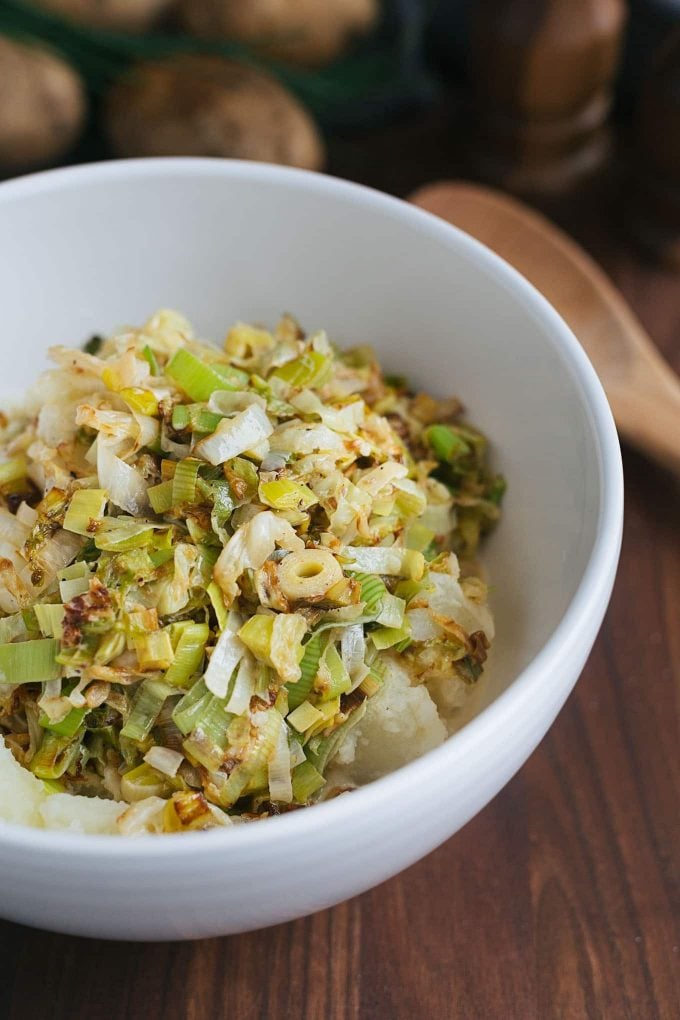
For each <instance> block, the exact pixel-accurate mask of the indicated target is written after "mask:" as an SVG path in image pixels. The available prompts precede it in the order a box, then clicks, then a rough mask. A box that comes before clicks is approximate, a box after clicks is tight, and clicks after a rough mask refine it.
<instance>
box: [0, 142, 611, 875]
mask: <svg viewBox="0 0 680 1020" xmlns="http://www.w3.org/2000/svg"><path fill="white" fill-rule="evenodd" d="M157 176H160V177H164V178H182V177H188V178H193V179H196V178H215V177H217V178H223V179H230V180H241V181H244V182H248V181H250V182H253V181H255V182H258V183H259V182H265V183H267V182H268V183H274V184H284V185H285V186H287V187H292V188H302V189H304V190H309V189H311V190H313V191H315V192H316V193H317V194H319V195H321V196H322V197H330V198H331V199H333V198H341V199H345V200H349V201H350V202H352V203H354V204H358V205H360V206H362V207H364V208H366V209H367V210H370V209H374V210H376V211H378V212H382V213H383V214H386V215H388V216H390V217H391V218H392V219H396V220H399V221H401V222H402V223H403V224H404V225H405V226H407V227H411V228H413V229H415V230H417V231H419V232H421V233H423V232H424V233H425V234H427V235H429V236H430V237H431V238H432V239H434V240H438V241H440V242H443V243H444V244H445V245H448V246H449V247H457V248H458V249H459V250H462V251H463V253H464V254H465V255H466V256H467V258H468V259H470V260H472V261H474V262H476V263H477V264H478V265H479V266H480V268H481V269H482V270H484V271H486V273H487V275H492V276H494V277H495V279H496V281H497V282H498V283H499V284H501V285H502V286H504V287H505V289H507V290H510V291H512V293H513V295H514V296H515V298H516V300H517V301H518V303H519V304H521V305H522V306H523V308H524V310H525V311H526V313H527V314H528V315H531V316H532V317H534V318H537V319H539V320H540V321H541V322H542V323H543V325H544V327H545V329H546V333H547V335H548V336H549V338H550V341H551V342H552V343H553V345H554V348H555V350H556V352H557V353H558V355H559V356H560V357H561V359H562V362H563V364H564V366H565V369H567V370H568V371H570V372H571V374H572V376H573V377H574V379H575V381H576V383H577V385H578V388H579V390H580V394H581V397H582V399H583V401H584V404H585V406H586V408H587V410H588V412H589V417H590V424H591V428H592V432H593V439H594V441H595V443H596V447H597V449H596V453H597V459H598V464H599V503H600V506H599V517H598V523H597V529H596V534H595V538H594V541H593V544H592V548H591V552H590V556H589V559H588V563H587V565H586V568H585V570H584V572H583V575H582V577H581V580H580V582H579V585H578V587H577V590H576V592H575V593H574V596H573V598H572V600H571V602H570V603H569V605H568V607H567V609H566V611H565V612H564V614H563V616H562V618H561V620H560V621H559V623H558V624H557V626H556V627H555V629H554V630H553V632H552V633H551V634H550V636H549V637H548V639H547V640H546V641H545V643H544V644H543V646H542V647H541V648H540V650H539V651H538V652H537V654H536V655H535V656H534V657H533V659H532V660H531V661H530V662H529V663H528V665H527V666H526V667H525V668H524V669H523V670H522V671H521V672H520V673H518V674H517V676H516V677H515V678H514V680H513V681H512V682H511V683H510V685H509V686H508V687H507V688H506V689H505V690H504V691H503V692H502V693H501V694H499V695H498V696H497V697H496V698H494V700H493V701H492V702H491V703H490V704H489V705H487V706H486V707H485V708H483V709H482V710H481V711H480V712H479V714H478V715H476V716H475V717H474V718H473V719H471V720H470V721H469V722H468V723H466V725H465V726H464V727H463V728H462V729H461V730H459V731H458V732H457V733H455V734H453V735H452V736H450V737H448V738H447V739H446V740H445V741H444V743H443V744H441V745H440V746H439V747H436V748H434V749H433V750H431V751H429V752H427V753H426V754H424V755H422V756H421V757H419V758H416V759H415V760H414V761H412V762H410V763H408V764H407V765H403V766H401V767H400V768H398V769H396V770H395V771H393V772H390V773H389V774H388V775H386V776H383V777H382V778H380V779H377V780H375V781H374V782H372V783H368V784H367V785H366V786H363V787H360V788H359V789H357V790H355V791H353V793H352V795H351V797H337V798H335V799H333V800H331V801H327V802H325V803H322V804H317V805H315V806H314V807H313V809H312V810H310V811H295V812H291V813H290V814H287V815H281V816H279V817H276V818H270V819H268V820H267V824H266V825H265V826H264V827H263V826H261V825H236V826H233V827H232V826H230V827H228V828H224V829H214V830H210V831H207V832H196V833H183V834H166V835H164V836H163V837H162V838H158V837H157V836H155V835H151V834H149V835H140V836H136V837H135V838H134V839H126V838H125V837H121V836H119V835H100V834H88V833H76V832H69V831H60V830H53V829H38V828H33V827H31V826H27V825H23V824H21V823H16V822H9V821H4V820H1V819H0V848H2V847H8V848H9V847H12V848H14V849H15V850H24V851H38V852H45V851H46V850H47V849H50V850H57V851H59V850H61V851H63V852H64V853H65V854H68V855H69V858H70V859H71V860H73V861H74V862H76V861H78V860H80V861H82V860H84V859H85V858H90V857H97V856H102V857H104V856H108V857H113V858H116V859H122V860H125V859H145V860H146V859H149V860H151V859H154V860H156V861H159V862H160V860H161V859H166V858H167V859H175V858H176V857H177V856H178V855H190V856H191V857H192V858H193V859H194V860H196V859H197V857H198V858H201V857H202V856H203V855H205V854H208V855H209V856H212V855H213V853H219V852H223V851H226V850H228V849H231V850H232V851H233V852H234V853H238V852H241V853H243V852H244V851H245V852H247V851H249V850H254V849H255V848H257V847H260V846H261V845H262V844H263V843H264V844H266V843H267V842H270V843H271V844H272V846H275V845H276V843H275V841H276V840H277V839H278V840H279V841H281V840H282V839H284V838H286V837H287V838H289V839H290V838H297V839H305V840H306V839H310V838H312V839H313V838H314V836H315V834H316V833H318V832H319V830H322V829H324V828H326V827H327V826H329V825H331V824H333V825H343V824H344V823H345V822H349V821H350V820H351V819H352V817H353V816H358V815H363V816H367V817H368V816H371V815H372V814H379V813H380V807H381V805H384V803H385V802H386V801H389V799H390V797H391V796H393V795H394V803H395V804H399V803H400V800H401V802H402V803H405V802H406V801H405V800H404V794H405V793H407V792H408V791H409V790H412V791H413V792H416V791H417V789H421V790H422V789H426V788H427V786H428V781H429V779H430V777H435V776H436V775H437V774H438V773H440V772H441V770H442V766H443V765H444V764H445V763H447V764H448V766H449V768H450V765H451V759H458V760H461V761H462V760H464V759H465V758H466V757H468V756H469V754H470V752H471V751H472V749H473V747H474V746H475V745H480V744H481V745H483V744H484V743H485V741H486V740H487V739H488V738H489V736H490V735H492V734H493V733H494V732H495V731H499V730H501V729H503V727H504V720H507V719H508V718H509V717H511V716H512V715H514V714H515V713H516V711H517V710H519V709H520V708H522V707H523V706H524V705H528V704H529V703H530V702H531V701H532V700H533V699H534V698H535V695H536V694H537V692H538V688H539V687H540V685H541V684H542V683H543V680H544V677H545V676H546V675H550V672H551V670H552V668H553V666H556V665H557V663H558V662H559V661H560V660H562V659H563V657H564V656H565V655H569V653H570V652H574V651H576V650H577V649H578V647H579V645H582V638H581V635H582V633H584V632H585V633H588V630H589V627H588V625H589V621H592V619H593V618H596V619H597V620H598V621H599V619H600V615H601V614H602V612H603V611H604V609H603V607H604V606H606V603H607V601H608V598H609V595H610V592H611V587H612V584H613V580H614V576H615V573H616V567H617V564H618V557H619V550H620V546H621V536H622V528H623V469H622V463H621V451H620V447H619V441H618V436H617V433H616V427H615V425H614V420H613V417H612V413H611V410H610V408H609V404H608V402H607V398H606V396H605V393H604V390H603V388H602V385H601V383H600V381H599V378H598V377H597V375H596V373H595V370H594V368H593V366H592V365H591V363H590V361H589V360H588V357H587V355H586V354H585V351H584V350H583V348H582V347H581V345H580V344H579V342H578V340H577V339H576V337H575V336H574V334H573V333H572V331H571V330H570V329H569V327H568V326H567V325H566V323H565V322H564V321H563V319H562V318H561V317H560V316H559V314H558V313H557V312H556V311H555V309H554V308H553V307H552V306H551V305H550V304H549V303H548V301H547V300H546V299H545V298H544V297H543V296H542V295H541V294H540V293H539V292H538V291H537V290H536V289H535V288H534V287H533V285H532V284H530V283H529V282H528V281H527V280H526V279H525V278H524V277H523V276H522V275H521V274H520V273H519V272H517V270H515V269H513V268H512V267H511V266H510V265H508V263H506V262H505V261H504V260H503V259H502V258H501V257H500V256H498V255H496V254H495V253H494V252H492V251H491V250H490V249H488V248H487V247H486V246H485V245H483V244H481V243H480V242H479V241H477V240H475V239H474V238H472V237H471V236H470V235H469V234H466V233H465V232H464V231H462V230H460V229H459V228H457V227H454V226H452V225H451V224H449V223H447V222H445V221H444V220H442V219H440V218H439V217H437V216H435V215H433V214H431V213H428V212H425V211H424V210H423V209H420V208H418V207H417V206H415V205H412V204H410V203H409V202H406V201H404V200H402V199H399V198H395V197H393V196H391V195H388V194H385V193H383V192H381V191H378V190H376V189H373V188H369V187H366V186H365V185H361V184H355V183H353V182H351V181H346V180H343V179H341V178H337V177H332V176H329V175H325V174H321V173H316V172H313V171H309V170H298V169H294V168H290V167H281V166H276V165H274V164H267V163H255V162H251V161H248V160H224V159H219V158H195V157H156V158H149V159H125V160H109V161H106V162H98V163H89V164H84V165H79V166H74V167H64V168H59V169H56V170H47V171H42V172H40V173H34V174H28V175H25V176H23V177H18V178H14V179H12V180H9V181H5V182H2V183H0V207H1V206H2V205H3V204H4V203H8V202H12V201H13V200H14V199H20V198H25V197H30V196H31V195H40V194H44V193H45V192H52V193H54V195H55V196H57V195H58V194H59V193H60V192H62V191H64V190H69V189H71V188H77V187H79V186H80V185H81V184H83V183H85V184H89V183H99V184H106V183H113V182H120V181H123V180H126V179H128V180H129V179H140V178H141V179H144V178H153V177H157Z"/></svg>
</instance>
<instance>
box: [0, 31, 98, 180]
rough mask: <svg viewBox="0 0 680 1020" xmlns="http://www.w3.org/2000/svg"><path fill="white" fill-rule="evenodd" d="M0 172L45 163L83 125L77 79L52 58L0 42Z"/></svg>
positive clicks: (81, 94)
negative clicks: (0, 170)
mask: <svg viewBox="0 0 680 1020" xmlns="http://www.w3.org/2000/svg"><path fill="white" fill-rule="evenodd" d="M0 96H2V102H0V168H2V169H4V170H9V171H15V170H20V169H24V168H31V167H35V166H39V165H41V164H44V163H50V162H52V161H54V160H56V159H57V158H58V157H59V156H61V155H62V154H63V153H64V152H66V150H67V149H69V148H70V147H71V145H72V144H73V143H74V142H75V140H76V138H77V137H78V135H79V134H80V132H81V130H82V128H83V125H84V122H85V105H86V104H85V92H84V89H83V86H82V84H81V81H80V78H79V77H78V74H77V73H76V72H75V71H74V70H73V69H72V68H71V67H69V65H68V64H67V63H65V62H64V61H63V60H62V59H61V58H60V57H58V56H56V54H54V53H51V52H50V51H49V50H46V49H43V48H42V47H39V46H34V45H29V44H27V43H20V42H16V41H14V40H13V39H6V38H3V37H1V36H0Z"/></svg>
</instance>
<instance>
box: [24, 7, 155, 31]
mask: <svg viewBox="0 0 680 1020" xmlns="http://www.w3.org/2000/svg"><path fill="white" fill-rule="evenodd" d="M32 2H33V3H34V4H35V5H36V6H37V7H43V8H45V10H48V11H53V12H54V13H55V14H61V15H63V16H64V17H65V18H71V19H72V20H73V21H78V22H80V23H81V24H83V25H91V26H92V27H94V28H109V29H113V30H114V31H119V32H144V31H145V30H146V29H147V28H150V27H151V25H153V24H154V22H156V21H157V20H158V19H159V17H160V16H161V15H162V14H164V13H165V11H167V10H168V8H169V7H170V6H171V4H173V3H174V0H32Z"/></svg>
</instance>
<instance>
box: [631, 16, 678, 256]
mask: <svg viewBox="0 0 680 1020" xmlns="http://www.w3.org/2000/svg"><path fill="white" fill-rule="evenodd" d="M634 130H635V149H634V154H633V172H632V178H633V187H632V194H631V196H630V202H629V208H628V209H626V210H625V211H624V221H625V222H626V223H627V224H628V227H629V229H630V231H631V232H632V234H633V236H634V237H635V238H636V239H637V240H638V241H639V242H640V244H641V245H642V246H643V247H644V248H645V249H646V250H647V251H648V252H649V253H650V254H652V255H653V256H654V257H655V258H657V259H658V260H659V261H660V262H661V263H662V264H664V265H666V266H668V267H669V268H672V269H676V270H679V271H680V29H677V30H675V31H674V32H673V33H672V34H671V36H670V37H669V38H668V39H667V41H666V43H665V44H663V45H662V46H661V49H660V50H659V51H658V53H657V55H656V58H655V60H654V62H653V65H652V68H651V71H650V74H649V76H648V78H647V80H646V81H645V84H644V86H643V89H642V93H641V96H640V100H639V103H638V106H637V110H636V116H635V128H634Z"/></svg>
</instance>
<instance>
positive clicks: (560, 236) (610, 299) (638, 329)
mask: <svg viewBox="0 0 680 1020" xmlns="http://www.w3.org/2000/svg"><path fill="white" fill-rule="evenodd" d="M411 201H412V202H414V203H415V204H416V205H419V206H420V207H421V208H423V209H426V210H427V211H428V212H432V213H435V214H436V215H437V216H440V217H441V218H442V219H445V220H447V221H448V222H449V223H453V224H454V225H455V226H458V227H461V228H462V229H463V230H465V231H467V233H469V234H471V235H472V236H473V237H476V238H477V239H478V240H479V241H482V242H483V243H484V244H486V245H488V247H489V248H491V249H493V250H494V251H495V252H497V253H498V254H499V255H500V256H501V257H502V258H504V259H505V260H506V261H507V262H509V263H510V264H511V265H512V266H514V267H515V268H516V269H518V270H519V272H520V273H522V274H523V275H524V276H525V277H526V278H527V279H528V280H529V281H530V282H531V283H533V284H534V286H535V287H536V288H537V289H538V290H539V291H541V293H542V294H543V295H544V296H545V297H546V298H547V299H548V301H550V303H551V304H552V305H553V306H554V307H555V308H556V309H557V311H558V312H559V313H560V315H561V316H562V317H563V319H564V320H565V322H567V323H568V325H569V326H570V327H571V329H572V330H573V332H574V334H575V335H576V336H577V337H578V339H579V340H580V342H581V344H582V345H583V347H584V348H585V350H586V352H587V354H588V356H589V357H590V359H591V361H592V362H593V364H594V366H595V369H596V371H597V372H598V374H599V376H600V379H601V381H602V384H603V386H604V388H605V390H606V392H607V397H608V398H609V402H610V404H611V408H612V411H613V413H614V417H615V419H616V423H617V426H618V429H619V432H620V434H621V436H622V437H623V438H625V439H626V440H627V441H628V442H630V443H631V444H632V445H634V446H637V447H638V448H640V449H641V450H643V451H644V452H646V453H647V454H649V455H650V456H651V457H653V458H654V459H655V460H657V461H659V462H660V463H662V464H663V465H664V466H665V467H669V468H671V469H672V470H673V471H675V472H678V473H679V474H680V382H679V381H678V377H677V376H676V374H675V373H674V372H673V370H672V369H671V368H670V367H669V365H668V364H667V363H666V362H665V361H664V359H663V358H662V357H661V355H660V353H659V351H658V349H657V348H656V346H655V345H654V343H653V342H652V341H651V339H650V338H649V336H648V334H647V333H646V332H645V329H644V328H643V326H642V324H641V323H640V322H639V320H638V319H637V318H636V316H635V315H634V313H633V312H632V310H631V308H630V307H629V306H628V305H627V304H626V302H625V301H624V299H623V297H622V295H621V294H620V293H619V291H618V290H617V289H616V287H615V286H614V285H613V283H612V282H611V280H610V279H609V278H608V277H607V276H606V274H605V273H604V272H603V271H602V269H601V268H600V267H599V266H598V265H597V263H596V262H594V260H593V259H592V258H591V257H590V256H589V255H588V254H587V253H586V252H585V251H584V250H583V249H582V248H581V247H580V246H579V245H578V244H577V243H576V242H575V241H573V240H572V239H571V238H570V237H568V235H567V234H565V233H564V232H563V231H561V230H560V229H559V228H558V227H556V226H555V225H554V224H553V223H551V222H550V221H549V220H547V219H546V218H545V217H544V216H542V215H541V214H540V213H538V212H535V211H534V210H533V209H530V208H529V207H528V206H526V205H524V204H523V203H522V202H519V201H517V200H516V199H514V198H511V197H510V196H508V195H504V194H502V193H501V192H498V191H493V190H492V189H490V188H486V187H483V186H481V185H477V184H471V183H468V182H463V181H445V182H441V183H437V184H431V185H427V186H426V187H424V188H421V189H420V190H419V191H418V192H416V193H415V194H414V195H412V196H411Z"/></svg>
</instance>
